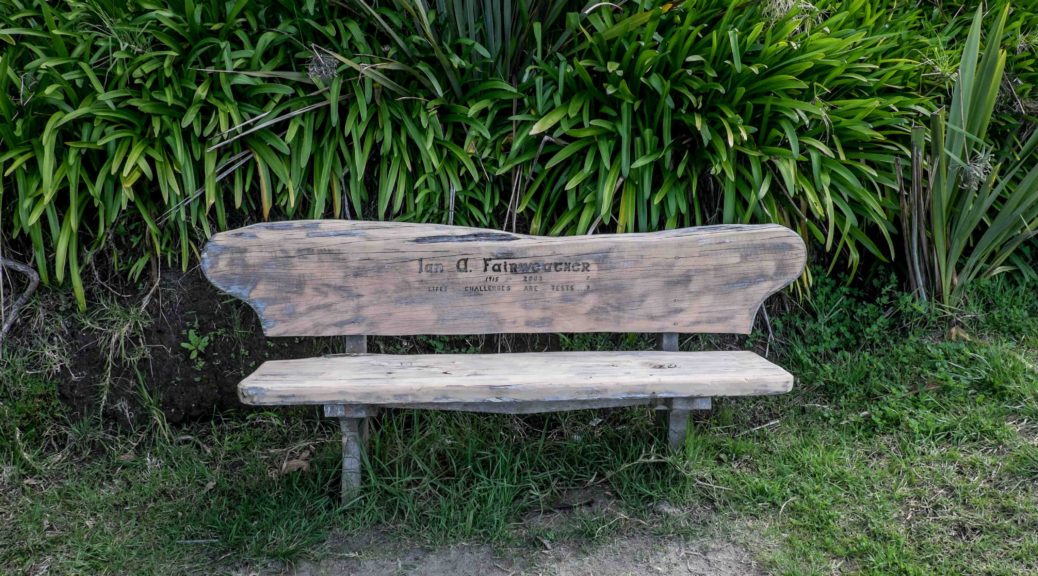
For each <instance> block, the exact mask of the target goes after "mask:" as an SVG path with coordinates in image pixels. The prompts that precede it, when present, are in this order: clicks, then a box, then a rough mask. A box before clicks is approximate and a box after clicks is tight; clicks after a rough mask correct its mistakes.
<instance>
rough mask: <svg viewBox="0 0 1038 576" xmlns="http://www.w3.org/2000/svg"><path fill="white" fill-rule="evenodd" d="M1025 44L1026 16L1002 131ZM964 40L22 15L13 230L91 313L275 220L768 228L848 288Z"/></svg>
mask: <svg viewBox="0 0 1038 576" xmlns="http://www.w3.org/2000/svg"><path fill="white" fill-rule="evenodd" d="M1036 28H1038V16H1036V13H1035V12H1034V10H1033V9H1030V8H1029V7H1026V6H1019V7H1017V8H1016V11H1015V12H1014V18H1013V21H1012V23H1011V24H1010V25H1009V26H1008V34H1007V42H1008V43H1009V44H1010V47H1011V49H1010V53H1009V58H1008V62H1009V63H1008V65H1007V69H1008V70H1009V71H1010V73H1009V74H1008V75H1007V76H1006V85H1007V86H1010V87H1012V88H1013V90H1008V89H1004V90H1002V92H1001V96H999V98H998V99H997V100H998V105H997V106H996V121H997V122H996V123H997V132H998V133H999V134H1002V135H1004V134H1008V135H1013V134H1017V133H1018V132H1019V130H1018V128H1019V127H1020V126H1021V124H1020V122H1021V121H1022V120H1021V119H1022V118H1023V117H1024V116H1023V114H1022V113H1027V112H1028V111H1029V110H1032V109H1031V107H1032V106H1033V102H1035V98H1036V95H1035V94H1034V86H1035V85H1036V71H1035V63H1034V51H1033V49H1032V47H1033V45H1034V42H1035V38H1038V36H1036V34H1038V33H1036V32H1035V29H1036ZM967 31H968V14H966V15H963V14H960V13H959V12H958V11H951V10H941V9H938V8H933V7H930V6H929V5H926V4H918V5H916V4H913V3H908V4H905V3H902V2H894V1H893V0H819V1H818V2H815V3H809V2H796V3H791V2H783V1H779V0H773V1H766V2H741V1H729V0H686V1H684V2H680V3H663V2H661V1H658V0H645V1H641V2H632V3H627V4H624V5H622V6H618V5H615V4H608V3H606V4H603V3H597V4H596V3H578V2H576V1H574V0H554V1H552V2H543V3H540V2H538V3H535V2H529V1H528V0H524V1H516V2H510V3H509V2H506V3H493V2H491V3H486V2H476V1H474V0H437V2H428V3H427V2H416V1H414V0H386V1H381V2H375V1H373V0H348V1H345V2H340V3H329V2H316V1H314V0H305V1H303V2H292V1H289V0H275V1H272V2H265V3H262V4H255V3H247V2H223V1H220V0H198V1H191V2H179V1H178V2H173V1H169V0H132V1H130V2H114V1H112V0H65V1H64V2H61V3H59V4H57V5H55V4H54V3H48V2H44V1H43V0H8V1H7V2H5V3H4V4H3V6H2V7H0V46H2V47H3V48H2V52H0V204H2V206H0V222H2V226H0V231H2V232H0V233H2V234H3V235H4V237H5V240H6V239H10V240H11V241H12V242H11V243H10V246H11V247H13V248H14V249H16V250H23V251H24V252H23V253H25V254H28V253H31V254H32V258H33V259H34V260H35V264H36V266H37V268H38V269H39V270H40V272H41V274H42V276H43V278H44V279H45V281H47V282H49V283H69V284H71V287H72V289H73V291H74V293H75V294H76V297H77V299H78V301H79V303H80V305H81V306H83V305H85V294H84V292H85V286H84V284H83V277H84V271H85V268H86V267H89V266H106V267H110V268H114V269H117V270H121V271H124V272H127V273H129V274H130V276H131V277H132V278H137V277H138V276H139V275H140V274H141V272H142V271H143V270H145V269H146V267H147V265H148V263H149V261H152V260H154V259H162V261H163V263H165V264H167V265H168V264H173V263H179V264H181V265H182V266H185V267H186V266H188V265H189V264H190V263H191V261H192V260H193V259H194V258H195V257H196V256H197V253H198V249H199V246H200V245H201V243H202V242H203V241H204V240H205V238H207V237H208V236H209V235H210V234H211V233H213V232H214V231H215V230H219V229H224V228H228V227H234V226H238V225H242V224H246V223H250V222H254V221H257V220H266V219H285V218H294V219H299V218H364V219H397V220H409V221H428V222H446V223H454V224H462V225H473V226H483V227H507V228H513V229H519V228H522V229H523V230H524V231H530V232H533V233H539V234H583V233H588V232H594V231H624V232H626V231H647V230H655V229H660V228H668V227H675V226H686V225H695V224H708V223H726V222H727V223H730V222H780V223H783V224H785V225H788V226H790V227H792V228H794V229H796V230H798V231H799V232H800V233H801V234H802V235H804V236H805V237H806V238H808V239H809V240H812V241H813V243H814V245H815V247H817V248H819V249H820V250H822V251H824V252H826V253H827V254H828V257H829V259H830V260H831V262H833V263H836V262H841V263H843V264H846V265H847V266H849V267H850V268H851V269H852V270H853V269H855V267H856V266H857V265H858V263H859V262H860V261H861V260H862V258H863V257H864V256H865V255H868V256H869V257H870V258H875V259H881V260H883V259H890V258H892V257H894V256H895V252H896V251H895V249H894V244H895V242H894V241H893V235H894V233H895V230H896V226H895V223H896V222H897V215H898V211H899V203H898V196H897V192H898V178H899V176H901V171H900V170H899V167H898V162H899V161H903V160H906V159H907V157H908V150H909V147H910V139H911V138H910V134H909V133H910V127H911V125H912V123H913V121H915V120H916V119H918V118H920V117H921V116H922V115H923V114H926V113H929V112H930V111H932V110H935V109H937V108H939V107H940V106H941V105H942V104H944V103H945V101H946V98H945V94H946V91H947V89H948V87H950V86H951V85H952V83H953V82H954V74H955V62H956V61H958V59H959V53H960V52H961V51H962V49H963V47H964V46H968V44H967V43H966V42H965V36H966V32H967ZM1032 112H1033V110H1032ZM999 138H1000V140H998V141H1001V138H1003V136H999Z"/></svg>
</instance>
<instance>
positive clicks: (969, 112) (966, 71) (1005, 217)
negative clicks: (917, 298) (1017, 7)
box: [910, 7, 1038, 306]
mask: <svg viewBox="0 0 1038 576" xmlns="http://www.w3.org/2000/svg"><path fill="white" fill-rule="evenodd" d="M983 15H984V13H983V10H982V9H978V10H977V12H976V15H975V17H974V20H973V25H972V26H971V28H970V32H969V36H968V38H967V40H966V45H965V47H964V49H963V53H962V61H961V64H960V67H959V75H958V79H957V80H956V82H955V86H954V89H953V91H952V98H951V103H950V106H949V110H948V112H947V114H945V113H944V112H943V111H941V112H939V113H937V114H935V115H934V116H933V121H932V128H931V153H930V157H929V166H928V168H929V171H928V172H929V179H928V182H927V183H926V184H923V183H921V182H916V185H915V186H914V190H915V196H919V194H925V196H923V197H922V199H920V198H914V199H913V205H915V206H917V207H922V208H925V209H928V213H925V212H923V213H920V212H921V211H915V212H913V213H912V214H911V216H912V217H913V218H915V219H917V222H916V224H915V226H913V230H915V231H916V233H917V234H921V233H923V231H924V230H926V229H927V228H929V237H921V238H919V239H918V241H917V242H916V243H915V246H916V251H914V253H912V254H910V256H911V257H912V259H913V262H914V263H921V262H924V261H926V260H928V259H929V257H930V254H929V253H927V252H928V251H927V250H926V247H927V246H928V245H929V246H932V250H933V265H932V274H933V276H932V280H931V279H930V278H929V277H928V276H929V274H927V269H926V268H925V267H924V266H918V268H917V267H916V266H915V265H914V266H913V267H912V273H913V280H915V281H916V283H917V286H918V288H919V289H920V290H921V293H922V295H923V297H926V295H927V293H930V294H933V296H934V298H937V299H938V300H939V301H940V302H941V303H942V304H945V305H948V306H955V305H957V304H958V303H959V301H960V300H961V298H962V295H963V293H964V290H965V289H966V287H968V286H969V285H970V284H971V283H972V282H974V281H975V280H976V279H978V278H983V277H986V276H991V275H994V274H998V273H1000V272H1003V271H1006V270H1008V269H1010V263H1011V262H1010V259H1011V258H1012V257H1013V256H1014V255H1015V254H1016V251H1017V249H1018V248H1019V247H1020V246H1021V245H1023V244H1024V243H1025V242H1027V241H1028V240H1030V239H1031V238H1033V237H1034V235H1035V233H1036V226H1038V132H1034V133H1032V135H1031V136H1030V137H1029V138H1027V140H1026V141H1025V142H1023V143H1022V144H1021V145H1020V146H1019V148H1015V147H1014V148H1006V149H1003V150H1001V151H998V150H992V149H991V146H990V144H989V143H988V142H989V141H988V130H989V127H990V125H991V121H992V115H993V114H994V111H995V108H996V106H997V104H998V96H999V87H1000V85H1001V79H1002V78H1003V70H1004V67H1005V61H1006V53H1005V51H1004V50H1002V49H1000V48H999V41H1000V39H1001V38H1002V37H1003V34H1004V30H1005V24H1006V20H1007V18H1008V16H1009V8H1008V7H1006V8H1004V9H1002V10H1001V11H999V12H998V13H997V14H996V15H995V17H994V18H993V21H992V24H991V28H990V30H989V32H988V35H987V37H988V46H987V48H986V49H985V50H981V47H980V42H981V24H982V20H983ZM921 140H922V138H921V133H920V132H917V146H918V142H919V141H921ZM1003 164H1004V165H1005V166H1006V168H1005V170H1004V171H1003V169H1002V168H1003ZM920 174H921V170H919V169H918V168H917V169H916V170H915V175H916V179H917V180H918V179H919V175H920ZM924 187H925V188H926V190H925V192H923V189H924ZM927 198H928V199H929V201H928V202H927V200H926V199H927ZM927 204H929V205H928V206H927ZM926 216H928V217H929V218H928V221H927V220H926V219H925V217H926ZM920 220H921V222H922V223H920V222H919V221H920Z"/></svg>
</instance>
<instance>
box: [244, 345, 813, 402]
mask: <svg viewBox="0 0 1038 576" xmlns="http://www.w3.org/2000/svg"><path fill="white" fill-rule="evenodd" d="M792 385H793V376H792V375H790V374H789V373H788V372H786V371H785V370H783V369H782V368H780V367H779V366H776V365H775V364H772V363H771V362H768V361H767V360H765V359H764V358H762V357H760V356H758V355H757V354H754V353H753V352H747V351H736V352H656V351H646V352H546V353H516V354H428V355H414V354H411V355H390V354H374V355H342V356H325V357H322V358H310V359H301V360H277V361H269V362H265V363H264V364H263V365H262V366H260V367H259V369H257V370H256V371H255V372H254V373H253V374H252V375H250V376H249V377H248V378H246V379H245V380H243V381H242V382H241V384H239V386H238V392H239V396H240V397H241V399H242V402H244V403H246V404H252V405H297V404H364V405H390V404H412V403H423V404H438V403H444V404H446V403H455V402H530V401H536V402H544V401H580V400H611V399H615V400H633V399H651V398H682V397H690V396H746V395H760V394H780V393H783V392H788V391H789V390H790V389H791V388H792Z"/></svg>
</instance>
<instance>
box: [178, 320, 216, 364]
mask: <svg viewBox="0 0 1038 576" xmlns="http://www.w3.org/2000/svg"><path fill="white" fill-rule="evenodd" d="M210 337H211V335H206V336H199V335H198V332H196V331H195V329H194V328H190V329H188V331H187V342H181V343H180V347H181V348H183V349H185V350H187V351H188V356H189V357H190V358H191V359H192V360H199V359H200V358H199V357H200V356H201V355H202V354H205V349H206V348H208V347H209V338H210Z"/></svg>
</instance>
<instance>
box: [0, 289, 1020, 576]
mask: <svg viewBox="0 0 1038 576" xmlns="http://www.w3.org/2000/svg"><path fill="white" fill-rule="evenodd" d="M814 291H815V295H814V297H813V299H812V301H811V302H810V303H809V304H805V305H804V306H802V307H801V306H792V307H791V309H790V310H788V311H786V312H785V313H781V314H780V313H778V312H775V311H773V312H772V324H771V334H772V336H771V338H770V339H769V338H767V332H768V331H767V329H765V328H764V327H762V329H761V331H760V332H759V333H756V334H754V335H753V336H751V337H750V338H749V339H712V338H707V337H690V338H687V339H685V341H684V342H683V348H684V349H695V348H701V347H709V346H726V347H727V346H752V347H755V348H757V349H758V350H762V351H763V350H764V348H765V347H767V349H768V352H769V356H770V357H771V358H773V359H774V360H775V361H776V362H778V363H779V364H781V365H783V366H785V367H787V368H788V369H789V370H790V371H791V372H793V373H794V374H796V375H797V376H798V384H797V386H796V387H795V389H794V392H793V393H791V394H788V395H785V396H782V397H776V398H753V399H739V400H731V399H718V400H717V401H716V402H715V409H714V410H713V412H712V413H710V414H709V415H706V416H703V417H697V420H696V424H695V426H694V427H692V429H691V432H690V436H689V438H688V442H687V443H686V445H685V450H684V452H683V453H681V454H677V455H672V454H669V453H667V451H666V450H665V440H664V438H663V437H662V431H661V430H660V429H659V428H658V427H657V425H656V420H655V418H654V415H653V414H652V412H651V411H650V410H648V409H625V410H612V411H589V412H573V413H564V414H554V415H551V414H549V415H535V416H525V417H513V416H487V415H472V414H452V413H441V412H416V411H390V412H387V413H384V414H382V415H380V416H379V417H378V418H377V419H376V421H375V424H374V433H373V436H372V439H371V447H370V448H371V450H370V455H371V459H370V462H369V467H368V469H367V470H366V475H367V476H366V477H367V479H368V480H369V482H368V484H367V486H366V488H365V491H364V493H363V494H362V496H361V497H360V498H359V499H357V500H356V501H354V502H350V503H347V504H346V505H341V504H340V503H339V502H338V498H337V496H338V495H337V489H338V476H337V473H338V458H339V453H338V450H339V447H338V437H337V435H336V434H337V431H336V428H335V426H333V424H332V423H331V422H328V421H324V420H322V419H320V418H319V417H318V414H317V411H316V410H309V409H295V410H284V411H269V412H261V411H254V412H248V413H240V414H225V415H222V416H220V417H218V418H216V419H215V420H214V421H213V422H211V423H204V424H203V423H198V424H191V425H187V426H177V427H171V426H169V425H167V424H165V422H164V421H163V420H162V418H161V416H160V413H159V412H158V411H155V412H156V416H155V417H154V418H152V421H151V423H150V424H149V425H148V426H145V427H142V428H139V429H121V430H113V429H111V428H109V427H107V426H103V425H101V424H99V423H98V422H97V420H96V419H91V418H87V419H86V420H81V421H79V422H76V423H69V422H67V421H65V420H63V419H62V418H61V417H54V416H53V415H54V414H57V413H60V411H61V408H60V405H59V404H58V403H57V402H56V399H55V397H54V393H53V387H52V386H49V385H48V382H47V379H46V378H45V377H44V376H41V375H40V374H35V373H34V372H35V370H34V367H33V366H32V362H29V361H27V360H25V358H24V356H20V355H19V353H18V352H17V351H9V352H8V353H7V359H6V361H5V363H4V365H3V367H2V372H0V376H2V378H3V381H2V383H0V400H2V402H3V403H2V404H0V406H2V407H0V466H2V469H0V525H3V527H4V529H3V530H0V572H3V573H16V574H17V573H27V574H44V573H48V572H49V573H51V574H65V573H97V574H102V573H113V574H117V573H156V574H181V573H191V572H199V573H211V572H213V571H217V572H220V571H223V572H229V573H248V572H249V571H251V570H256V571H259V572H270V573H278V572H282V571H293V570H294V571H296V572H298V573H300V574H321V573H329V574H331V573H365V572H363V570H369V572H368V573H372V574H374V573H385V572H376V571H374V570H376V568H377V567H378V566H389V564H378V563H379V562H390V563H392V562H391V561H392V559H393V558H395V559H396V560H398V562H397V563H396V564H393V566H396V568H394V569H395V570H398V571H399V572H400V573H409V572H408V571H409V570H411V569H412V568H414V567H415V566H420V565H426V566H434V565H440V566H443V567H444V568H443V570H442V573H449V574H453V575H460V574H465V573H470V572H466V571H465V570H469V569H470V568H471V569H472V570H473V571H472V572H471V573H478V574H486V575H488V576H489V575H491V574H497V573H503V574H504V573H508V572H509V571H513V572H519V573H522V572H533V573H545V574H552V573H570V574H573V573H577V574H580V573H595V574H600V573H636V574H637V573H642V570H643V568H644V573H659V572H653V571H650V568H652V569H653V570H655V568H653V567H657V568H659V567H662V568H661V569H663V570H664V573H667V572H668V571H674V570H678V567H680V566H686V567H687V569H688V570H689V571H691V573H695V572H694V569H702V570H703V571H710V570H711V568H710V567H711V566H713V567H714V568H713V569H712V570H713V571H714V572H713V573H717V572H718V571H720V570H721V568H718V567H717V566H721V565H726V566H729V565H730V566H732V567H733V568H731V570H732V571H731V572H730V573H733V574H735V573H746V572H749V573H778V574H829V573H860V574H930V573H948V574H950V573H987V574H1027V573H1035V572H1036V571H1038V529H1036V527H1038V376H1036V372H1035V369H1034V365H1033V363H1034V361H1035V359H1036V358H1038V314H1036V313H1038V299H1036V298H1035V294H1036V291H1038V284H1034V283H1012V282H1006V281H993V282H989V283H987V284H985V285H984V286H982V287H981V289H980V290H979V291H978V292H977V293H975V294H974V295H973V297H972V300H971V303H970V305H969V309H967V310H962V311H958V313H957V315H958V317H959V318H960V319H961V324H960V325H959V326H957V327H956V328H955V329H954V330H949V322H948V320H947V318H946V317H938V316H935V315H933V314H929V313H927V312H925V311H923V310H921V309H919V308H918V307H917V306H916V305H915V304H913V302H912V301H911V299H909V298H907V297H905V296H903V295H900V294H898V293H896V292H895V291H893V290H891V289H890V288H889V287H887V286H886V285H884V284H882V283H881V284H878V285H875V286H871V287H869V288H868V289H866V290H862V291H859V290H855V289H851V288H847V287H842V286H837V285H833V284H831V283H830V282H829V281H827V280H824V279H822V280H819V283H818V284H817V285H816V286H815V288H814ZM953 336H954V338H952V337H953ZM561 341H562V343H563V345H564V347H568V348H574V349H589V348H602V349H608V348H616V347H632V348H636V347H640V346H648V345H649V341H648V340H647V339H645V338H642V337H637V336H630V337H623V336H621V337H611V338H606V337H597V336H579V337H571V338H562V339H561ZM454 345H458V344H454ZM458 346H461V347H464V344H463V343H462V344H460V345H458ZM712 551H714V552H712ZM714 553H717V554H720V556H718V557H717V562H714V563H710V562H707V563H705V564H704V563H702V562H700V557H702V558H707V559H710V558H711V554H714ZM610 555H611V556H610ZM722 556H723V558H722ZM444 558H446V559H447V560H444ZM451 558H453V559H454V563H453V564H452V563H451V561H448V560H450V559H451ZM459 558H460V559H461V560H458V559H459ZM603 558H605V559H607V560H608V559H609V558H613V561H602V559H603ZM433 560H436V562H439V564H435V563H434V562H433ZM621 560H622V562H621ZM459 562H460V563H459ZM595 562H601V563H599V564H596V563H595ZM696 562H700V563H698V564H697V563H696ZM724 562H729V564H724ZM466 563H467V564H466ZM466 566H468V567H466ZM596 566H598V567H599V568H598V569H596V568H595V567H596ZM608 566H619V568H616V570H620V571H619V572H616V571H615V570H614V572H609V570H613V568H608ZM625 566H626V567H627V568H624V567H625ZM409 567H410V568H409ZM566 567H568V568H567V570H568V571H566V570H563V568H566ZM499 569H500V570H504V571H498V570H499ZM582 570H583V572H582ZM425 573H436V572H425ZM686 573H687V572H686ZM722 573H723V572H722Z"/></svg>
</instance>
